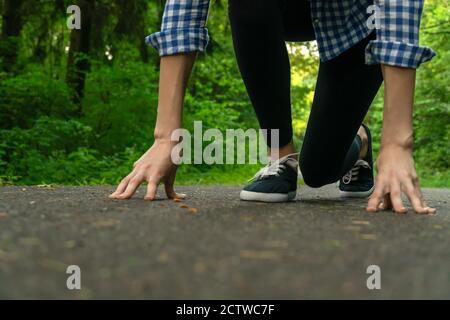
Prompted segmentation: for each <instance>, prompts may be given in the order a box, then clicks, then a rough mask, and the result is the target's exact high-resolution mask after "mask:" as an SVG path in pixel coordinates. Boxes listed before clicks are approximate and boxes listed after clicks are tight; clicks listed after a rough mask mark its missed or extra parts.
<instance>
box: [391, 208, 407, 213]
mask: <svg viewBox="0 0 450 320" xmlns="http://www.w3.org/2000/svg"><path fill="white" fill-rule="evenodd" d="M394 212H395V213H398V214H405V213H407V212H408V209H406V208H405V207H401V208H400V209H395V210H394Z"/></svg>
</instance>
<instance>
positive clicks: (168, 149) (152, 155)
mask: <svg viewBox="0 0 450 320" xmlns="http://www.w3.org/2000/svg"><path fill="white" fill-rule="evenodd" d="M176 144H177V142H174V141H170V140H163V139H156V140H155V142H154V144H153V146H152V147H151V148H150V149H148V150H147V152H145V153H144V154H143V155H142V157H141V158H140V159H139V160H137V161H136V162H135V163H134V166H133V171H131V173H130V174H129V175H127V176H126V177H125V178H123V179H122V181H121V182H120V184H119V186H118V187H117V189H116V191H114V192H113V193H112V194H111V195H110V196H109V197H110V198H112V199H129V198H131V197H132V196H133V194H134V193H135V192H136V190H137V188H138V187H139V185H140V184H141V183H142V182H144V181H146V182H147V183H148V185H147V193H146V195H145V197H144V199H145V200H154V199H155V196H156V191H157V189H158V185H159V184H160V183H161V182H162V183H164V187H165V191H166V194H167V197H168V198H169V199H174V198H184V197H185V195H184V194H177V193H176V192H175V190H174V182H175V176H176V172H177V165H175V164H174V163H173V161H172V157H171V155H172V149H173V147H174V146H175V145H176Z"/></svg>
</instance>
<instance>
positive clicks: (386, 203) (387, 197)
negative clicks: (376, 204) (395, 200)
mask: <svg viewBox="0 0 450 320" xmlns="http://www.w3.org/2000/svg"><path fill="white" fill-rule="evenodd" d="M389 209H392V202H391V197H390V195H389V193H388V194H385V195H384V199H383V202H382V203H381V204H380V210H389Z"/></svg>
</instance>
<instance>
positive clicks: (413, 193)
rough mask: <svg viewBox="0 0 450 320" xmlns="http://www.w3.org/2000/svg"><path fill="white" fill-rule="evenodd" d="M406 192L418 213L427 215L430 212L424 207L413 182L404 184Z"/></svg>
mask: <svg viewBox="0 0 450 320" xmlns="http://www.w3.org/2000/svg"><path fill="white" fill-rule="evenodd" d="M403 189H404V192H405V193H406V195H407V196H408V199H409V202H410V203H411V205H412V207H413V209H414V211H415V212H416V213H421V214H426V213H428V210H427V209H426V208H425V206H424V205H423V201H422V199H421V197H420V194H419V192H418V190H417V189H416V188H415V187H414V185H413V184H412V182H407V183H405V184H404V188H403Z"/></svg>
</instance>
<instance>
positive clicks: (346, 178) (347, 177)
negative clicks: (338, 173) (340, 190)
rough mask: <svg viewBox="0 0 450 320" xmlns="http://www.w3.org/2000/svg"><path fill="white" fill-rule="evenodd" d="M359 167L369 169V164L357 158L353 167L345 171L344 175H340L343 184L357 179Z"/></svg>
mask: <svg viewBox="0 0 450 320" xmlns="http://www.w3.org/2000/svg"><path fill="white" fill-rule="evenodd" d="M361 167H363V168H367V169H370V165H369V163H368V162H367V161H364V160H358V161H356V163H355V165H354V166H353V168H352V169H351V170H350V171H349V172H347V173H346V174H345V176H344V177H342V182H343V183H344V184H349V183H350V182H352V181H357V180H358V177H359V169H360V168H361Z"/></svg>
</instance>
